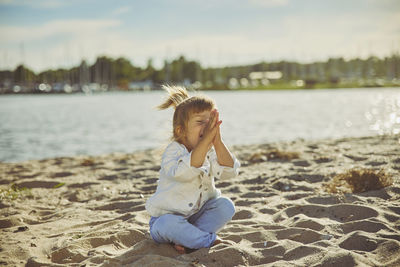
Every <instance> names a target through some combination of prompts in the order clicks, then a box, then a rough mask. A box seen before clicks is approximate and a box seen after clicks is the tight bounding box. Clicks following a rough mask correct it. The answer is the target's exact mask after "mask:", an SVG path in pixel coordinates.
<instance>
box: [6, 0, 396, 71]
mask: <svg viewBox="0 0 400 267" xmlns="http://www.w3.org/2000/svg"><path fill="white" fill-rule="evenodd" d="M94 4H95V5H96V8H93V5H94ZM399 18H400V3H399V2H398V1H395V0H381V1H378V0H356V1H351V2H346V1H344V0H341V1H324V2H323V3H322V2H321V1H318V0H303V1H294V0H248V1H246V2H245V3H243V4H242V2H241V1H239V0H235V1H227V0H221V1H218V2H213V1H211V0H207V1H201V2H200V1H182V0H172V1H163V0H152V1H148V2H146V3H143V2H139V1H131V2H126V1H122V0H120V1H113V2H112V3H110V2H108V1H94V0H84V1H78V0H71V1H64V0H54V1H48V0H38V1H35V3H32V2H31V1H26V0H0V35H1V36H3V37H5V38H1V39H0V53H1V54H0V58H1V59H2V60H0V62H1V63H0V69H1V70H13V69H15V68H16V67H17V66H18V65H21V64H22V65H24V66H25V67H27V68H29V69H31V70H33V71H34V72H35V73H40V72H42V71H45V70H49V69H60V68H64V69H69V68H71V67H74V66H77V65H79V64H80V62H81V61H82V60H86V62H87V63H88V64H89V65H91V64H93V63H94V62H95V60H96V58H97V57H99V56H107V57H110V58H119V57H123V58H126V59H127V60H129V61H130V62H131V63H132V65H134V66H139V67H144V66H146V65H147V61H148V60H149V59H152V60H153V65H154V67H155V68H161V67H162V65H163V62H164V60H173V59H175V58H177V57H179V56H180V55H183V56H184V57H185V58H186V59H188V60H193V61H197V62H199V63H200V64H201V65H202V67H204V68H208V67H223V66H239V65H252V64H256V63H258V62H263V61H264V62H277V61H294V62H299V63H303V64H306V63H312V62H321V61H326V60H328V59H329V58H339V57H342V58H344V59H346V60H348V59H353V58H361V59H365V58H368V57H370V56H376V57H378V58H384V57H388V56H391V55H393V54H398V53H399V51H400V24H399V23H398V21H399ZM77 29H79V30H77Z"/></svg>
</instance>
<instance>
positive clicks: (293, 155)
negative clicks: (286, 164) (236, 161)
mask: <svg viewBox="0 0 400 267" xmlns="http://www.w3.org/2000/svg"><path fill="white" fill-rule="evenodd" d="M299 157H300V154H299V153H298V152H292V151H282V150H279V149H271V150H268V151H262V152H257V153H254V154H253V155H251V157H250V159H249V161H250V162H262V161H267V160H274V159H275V160H286V161H287V160H292V159H298V158H299Z"/></svg>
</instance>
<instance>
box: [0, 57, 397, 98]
mask: <svg viewBox="0 0 400 267" xmlns="http://www.w3.org/2000/svg"><path fill="white" fill-rule="evenodd" d="M254 72H259V73H265V72H280V73H281V76H279V79H275V80H271V81H270V82H268V83H256V84H254V83H248V82H247V83H245V81H246V80H251V79H250V78H249V77H250V76H249V75H250V74H251V73H254ZM399 79H400V55H398V54H393V55H391V56H389V57H385V58H378V57H375V56H371V57H369V58H367V59H360V58H354V59H350V60H345V59H344V58H329V59H328V60H326V61H321V62H313V63H298V62H292V61H279V62H260V63H256V64H250V65H242V66H226V67H214V68H212V67H208V68H204V67H202V66H201V64H200V63H199V62H197V61H193V60H188V59H186V58H185V57H184V56H180V57H178V58H176V59H174V60H170V61H167V60H165V61H164V65H163V67H161V68H159V69H157V68H155V67H154V66H153V62H152V60H151V59H149V60H148V62H147V66H145V67H138V66H134V65H133V64H132V63H131V62H130V61H129V60H127V59H125V58H123V57H120V58H117V59H113V58H110V57H107V56H100V57H98V58H97V59H96V61H95V62H94V63H93V64H92V65H88V64H87V62H86V61H84V60H83V61H82V62H81V64H80V65H79V66H76V67H73V68H70V69H63V68H60V69H56V70H46V71H43V72H40V73H35V72H33V71H32V70H30V69H29V68H27V67H25V66H24V65H19V66H18V67H17V68H16V69H15V70H5V71H0V92H3V93H4V92H12V88H15V86H19V87H20V89H21V90H22V91H23V92H34V91H35V90H37V87H38V85H39V84H48V85H55V84H67V85H70V86H75V88H77V90H81V88H82V87H83V86H85V85H88V84H99V85H102V86H105V87H104V88H106V90H129V89H131V85H132V84H135V83H143V82H146V83H147V84H149V85H150V86H151V87H152V88H156V87H157V85H159V84H163V83H173V84H186V85H193V84H196V86H197V89H231V87H232V86H231V85H232V81H235V80H236V81H237V82H236V84H237V86H236V87H239V88H243V87H254V88H259V89H262V88H268V87H271V86H272V87H273V86H274V85H278V87H279V86H281V87H285V86H286V87H288V86H290V84H293V81H298V80H301V81H304V83H301V84H302V86H304V87H307V86H308V87H313V86H314V85H316V84H327V85H329V86H335V85H339V84H347V85H351V84H354V85H356V86H369V85H370V86H398V85H399ZM49 88H50V87H49ZM14 91H15V90H14Z"/></svg>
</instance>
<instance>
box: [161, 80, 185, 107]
mask: <svg viewBox="0 0 400 267" xmlns="http://www.w3.org/2000/svg"><path fill="white" fill-rule="evenodd" d="M162 89H164V90H165V91H167V93H168V98H167V99H166V100H165V102H164V103H162V104H160V105H159V106H157V108H158V109H160V110H162V109H167V108H169V107H171V106H173V107H174V109H176V107H177V106H178V105H179V104H180V103H182V102H183V101H185V100H186V99H188V98H189V95H188V92H187V91H186V89H185V88H184V87H181V86H170V85H163V86H162Z"/></svg>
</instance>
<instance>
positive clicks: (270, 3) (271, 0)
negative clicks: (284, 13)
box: [249, 0, 289, 8]
mask: <svg viewBox="0 0 400 267" xmlns="http://www.w3.org/2000/svg"><path fill="white" fill-rule="evenodd" d="M249 3H250V4H252V5H255V6H259V7H266V8H271V7H281V6H287V5H289V0H249Z"/></svg>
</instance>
